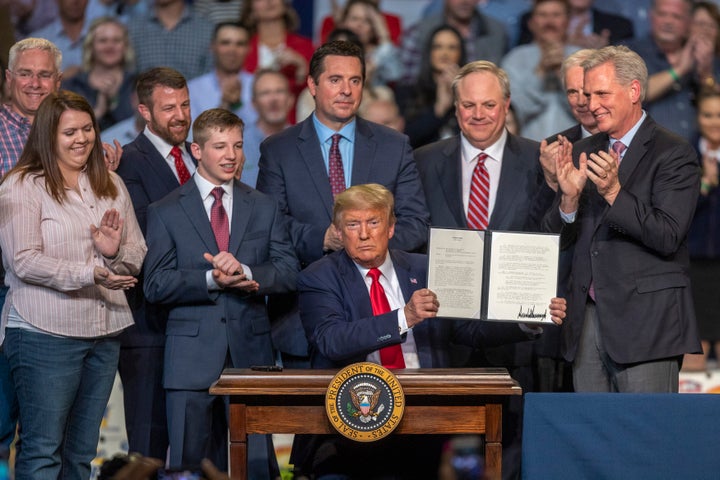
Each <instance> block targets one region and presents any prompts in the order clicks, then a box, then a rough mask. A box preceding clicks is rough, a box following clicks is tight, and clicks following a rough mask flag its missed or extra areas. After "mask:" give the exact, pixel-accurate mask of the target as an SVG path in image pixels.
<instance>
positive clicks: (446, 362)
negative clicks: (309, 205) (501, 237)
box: [292, 250, 530, 479]
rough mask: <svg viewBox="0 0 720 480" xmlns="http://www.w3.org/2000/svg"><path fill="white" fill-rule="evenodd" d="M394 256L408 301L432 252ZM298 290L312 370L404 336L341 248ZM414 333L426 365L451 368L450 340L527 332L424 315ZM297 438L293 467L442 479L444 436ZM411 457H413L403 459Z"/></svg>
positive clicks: (488, 339) (503, 339) (501, 339)
mask: <svg viewBox="0 0 720 480" xmlns="http://www.w3.org/2000/svg"><path fill="white" fill-rule="evenodd" d="M389 254H390V256H391V258H392V262H393V268H394V269H395V274H396V276H397V278H398V282H399V283H400V288H401V290H402V293H403V297H404V300H405V301H406V302H407V301H409V300H410V297H411V296H412V294H413V292H415V291H416V290H418V289H421V288H425V287H426V286H427V257H426V256H425V255H421V254H416V253H407V252H403V251H400V250H390V252H389ZM298 293H299V298H300V316H301V318H302V322H303V326H304V328H305V331H306V334H307V336H308V339H309V341H310V351H311V359H312V366H313V368H339V367H342V366H345V365H349V364H351V363H354V362H361V361H366V357H367V355H368V354H370V353H372V352H373V351H375V350H377V349H379V348H382V347H386V346H388V345H392V344H397V343H400V342H402V341H403V340H404V338H403V337H401V336H400V334H399V331H398V319H397V310H394V311H392V312H389V313H385V314H382V315H377V316H375V315H373V313H372V306H371V303H370V295H369V293H368V289H367V286H366V284H365V281H364V279H363V278H362V276H361V274H360V272H359V270H358V269H357V266H356V265H355V263H354V262H353V261H352V260H351V259H350V257H349V256H348V255H347V253H345V251H344V250H341V251H338V252H335V253H332V254H330V255H328V256H326V257H324V258H323V259H321V260H318V261H317V262H315V263H313V264H312V265H310V266H309V267H307V268H306V269H304V270H303V271H302V272H300V275H299V276H298ZM413 336H414V339H415V345H416V348H417V354H418V360H419V363H420V367H422V368H446V367H449V366H450V350H451V348H452V345H451V344H452V343H453V342H457V343H462V344H465V345H471V346H474V347H480V348H482V347H485V346H492V345H499V344H502V343H507V342H517V341H522V340H527V339H528V338H530V336H529V335H528V334H527V333H524V332H523V331H522V330H521V329H520V328H519V327H518V326H517V325H510V324H504V323H499V322H497V323H495V322H483V321H472V320H468V321H462V320H452V319H447V318H430V319H426V320H424V321H423V322H422V323H420V324H418V325H416V326H415V327H414V328H413ZM300 437H301V438H298V440H297V442H296V444H295V445H294V451H293V458H292V461H293V462H294V465H295V466H296V467H298V466H299V467H300V468H304V469H305V470H313V472H314V473H316V474H318V475H321V474H324V473H344V474H349V475H351V478H375V475H380V476H381V477H382V478H407V479H416V478H437V462H438V461H439V458H438V457H439V455H440V451H441V449H440V443H441V442H438V441H439V440H442V439H441V438H436V437H435V436H431V437H421V438H414V439H412V441H408V440H407V439H406V438H403V437H392V436H391V437H389V438H388V439H384V440H383V441H382V442H377V443H371V444H359V443H358V442H351V441H349V440H348V441H346V440H345V439H341V438H340V439H339V438H337V437H335V438H325V437H314V438H313V439H308V438H307V437H304V436H300ZM304 442H307V444H306V443H304ZM328 443H332V445H333V449H328V448H327V447H319V446H318V444H325V445H327V444H328ZM328 451H333V452H337V455H328V457H330V458H332V460H329V459H326V458H325V455H326V452H328ZM410 458H412V460H411V461H402V460H403V459H406V460H407V459H410ZM359 459H366V460H359ZM305 462H308V463H305ZM313 462H315V465H313ZM311 465H313V466H311ZM304 473H307V472H304ZM393 475H395V476H393Z"/></svg>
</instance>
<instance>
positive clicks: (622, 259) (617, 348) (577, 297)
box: [543, 116, 701, 363]
mask: <svg viewBox="0 0 720 480" xmlns="http://www.w3.org/2000/svg"><path fill="white" fill-rule="evenodd" d="M608 144H609V139H608V135H607V134H605V133H599V134H597V135H593V136H592V137H589V138H586V139H584V140H580V141H579V142H577V143H575V145H573V160H574V161H575V164H576V165H577V164H578V163H577V162H578V158H579V155H580V153H581V152H587V153H592V152H597V151H600V150H607V149H608ZM618 173H619V179H620V185H621V186H622V188H621V189H620V193H619V194H618V196H617V198H616V199H615V202H614V203H613V205H612V206H609V205H608V204H607V202H605V200H604V199H603V198H602V197H601V196H600V194H598V192H597V189H596V187H595V185H594V184H593V183H592V182H590V181H588V182H587V184H586V185H585V189H584V190H583V192H582V196H581V198H580V206H579V209H578V212H577V217H576V219H575V222H573V223H569V224H564V223H563V222H562V219H561V218H560V213H559V210H558V206H557V205H558V204H559V201H560V195H558V196H557V198H556V200H555V205H554V206H553V207H552V208H550V209H549V210H548V212H547V215H546V216H545V219H544V224H543V227H544V228H545V229H546V230H548V231H555V232H561V235H562V237H563V238H562V242H563V243H567V244H569V245H573V246H574V253H573V261H572V267H571V268H572V270H571V273H570V292H569V295H568V312H567V318H566V319H565V321H564V322H563V328H562V333H563V345H562V352H563V356H564V357H565V358H566V359H567V360H568V361H572V360H573V359H574V358H575V354H576V352H577V347H578V343H579V340H580V334H581V332H582V327H583V323H584V321H585V305H586V303H587V298H588V289H589V287H590V282H591V280H592V281H593V282H594V290H595V300H596V301H595V303H596V308H597V314H598V318H599V319H600V322H599V327H600V334H601V336H602V339H603V343H604V346H605V348H606V350H607V352H608V354H609V355H610V358H612V359H613V360H614V361H615V362H618V363H637V362H647V361H651V360H656V359H661V358H669V357H673V356H677V355H682V354H684V353H697V352H700V351H701V350H700V341H699V339H698V332H697V325H696V322H695V311H694V308H693V300H692V295H691V291H690V279H689V277H688V264H689V259H688V248H687V233H688V229H689V228H690V223H691V221H692V218H693V213H694V211H695V204H696V202H697V197H698V191H699V186H700V175H699V169H698V162H697V155H696V153H695V151H694V149H693V148H692V147H691V146H690V145H689V144H688V143H687V141H685V140H684V139H682V138H681V137H679V136H677V135H675V134H674V133H671V132H670V131H669V130H666V129H665V128H663V127H661V126H660V125H658V124H657V123H655V121H654V120H653V119H652V118H651V117H650V116H648V117H647V118H646V119H645V121H644V122H643V123H642V125H640V128H639V129H638V131H637V133H636V134H635V137H634V138H633V140H632V142H631V143H630V145H629V146H628V149H627V151H626V152H625V156H624V157H623V160H622V163H621V164H620V168H619V172H618Z"/></svg>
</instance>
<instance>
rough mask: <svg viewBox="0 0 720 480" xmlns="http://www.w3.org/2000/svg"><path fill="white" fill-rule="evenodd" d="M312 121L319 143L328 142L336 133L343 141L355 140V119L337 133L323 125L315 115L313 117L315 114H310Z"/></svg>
mask: <svg viewBox="0 0 720 480" xmlns="http://www.w3.org/2000/svg"><path fill="white" fill-rule="evenodd" d="M312 120H313V125H314V126H315V131H316V132H317V136H318V138H319V139H320V143H325V142H328V141H329V140H330V138H331V137H332V136H333V135H335V134H336V133H339V134H340V135H342V137H343V138H344V139H345V140H348V141H349V142H353V141H354V140H355V119H354V118H353V119H352V121H351V122H350V123H348V124H347V125H345V126H344V127H342V128H341V129H340V130H339V131H337V132H336V131H335V130H333V129H332V128H330V127H328V126H327V125H325V124H323V123H322V122H321V121H320V120H318V118H317V115H315V112H313V114H312Z"/></svg>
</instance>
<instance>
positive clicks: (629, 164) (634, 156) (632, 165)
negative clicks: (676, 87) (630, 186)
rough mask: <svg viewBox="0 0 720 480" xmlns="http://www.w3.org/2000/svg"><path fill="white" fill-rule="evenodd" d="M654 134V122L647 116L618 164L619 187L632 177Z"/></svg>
mask: <svg viewBox="0 0 720 480" xmlns="http://www.w3.org/2000/svg"><path fill="white" fill-rule="evenodd" d="M654 133H655V121H654V120H653V119H651V118H650V116H647V117H646V118H645V121H644V122H643V123H642V125H640V128H638V131H637V133H635V137H633V139H632V142H630V145H628V148H627V151H626V152H625V156H624V157H623V160H622V162H621V163H620V168H619V170H618V178H619V180H620V185H624V184H625V183H627V181H628V179H629V178H630V177H631V176H632V174H633V172H634V171H635V169H636V168H637V166H638V165H639V164H640V161H641V160H642V158H643V157H644V156H645V154H646V153H647V151H648V143H649V142H650V140H651V139H652V137H653V136H654Z"/></svg>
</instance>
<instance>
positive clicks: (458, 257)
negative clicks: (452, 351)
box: [428, 228, 560, 323]
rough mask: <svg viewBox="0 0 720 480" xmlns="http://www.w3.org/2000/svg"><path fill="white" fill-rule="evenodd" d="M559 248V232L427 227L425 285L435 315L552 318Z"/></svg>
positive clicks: (520, 319)
mask: <svg viewBox="0 0 720 480" xmlns="http://www.w3.org/2000/svg"><path fill="white" fill-rule="evenodd" d="M559 251H560V238H559V236H558V235H552V234H543V233H522V232H500V231H484V232H483V231H476V230H463V229H448V228H431V229H430V240H429V242H428V288H429V289H430V290H432V291H434V292H435V293H436V294H437V296H438V300H439V302H440V311H439V312H438V316H440V317H452V318H466V319H478V320H494V321H510V322H526V323H532V322H536V323H542V322H552V320H551V319H550V315H549V312H548V305H549V304H550V299H551V298H552V297H555V296H556V292H557V277H558V260H559Z"/></svg>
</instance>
